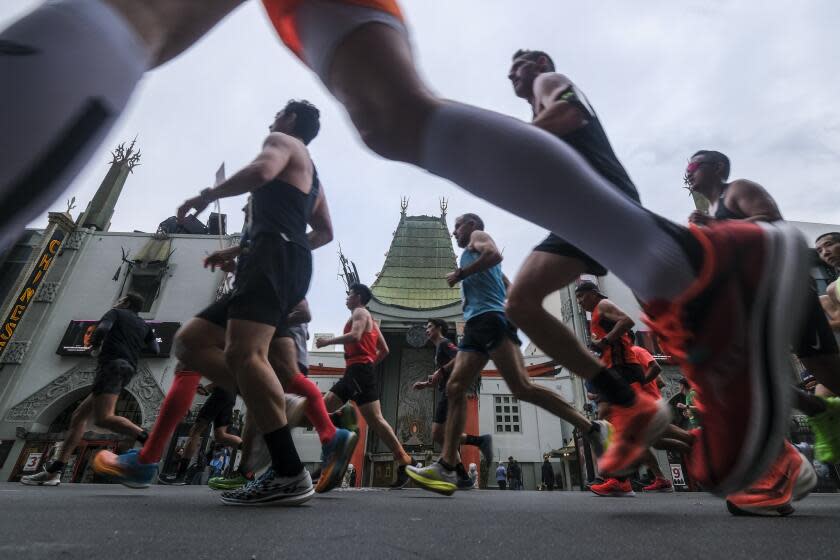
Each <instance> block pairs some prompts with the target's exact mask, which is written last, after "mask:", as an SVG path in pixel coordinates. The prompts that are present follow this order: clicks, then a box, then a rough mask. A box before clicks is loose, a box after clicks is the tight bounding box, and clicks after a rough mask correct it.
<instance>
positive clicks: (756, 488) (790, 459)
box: [726, 441, 817, 516]
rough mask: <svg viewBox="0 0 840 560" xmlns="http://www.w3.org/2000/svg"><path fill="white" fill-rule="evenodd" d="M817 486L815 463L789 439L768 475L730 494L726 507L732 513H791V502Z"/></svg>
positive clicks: (766, 514)
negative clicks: (741, 490) (744, 488)
mask: <svg viewBox="0 0 840 560" xmlns="http://www.w3.org/2000/svg"><path fill="white" fill-rule="evenodd" d="M816 485H817V473H816V471H815V470H814V466H813V465H812V464H811V462H810V461H809V460H808V459H806V458H805V457H803V456H802V454H801V453H800V452H799V451H797V449H796V448H795V447H794V446H793V445H791V444H790V442H787V441H786V442H785V444H784V448H783V449H782V452H781V453H780V454H779V456H778V457H777V458H776V462H774V463H773V465H772V466H771V467H770V469H769V470H768V471H767V472H766V473H765V474H764V476H762V477H761V478H760V479H759V480H758V481H756V482H755V484H753V485H752V486H750V487H749V488H747V489H746V490H744V491H743V492H738V493H737V494H732V495H731V496H727V498H726V508H727V509H728V510H729V513H731V514H732V515H762V516H784V515H790V514H791V513H793V506H791V505H790V504H791V502H794V501H796V500H801V499H802V498H804V497H805V496H807V495H808V494H810V493H811V490H813V489H814V487H815V486H816Z"/></svg>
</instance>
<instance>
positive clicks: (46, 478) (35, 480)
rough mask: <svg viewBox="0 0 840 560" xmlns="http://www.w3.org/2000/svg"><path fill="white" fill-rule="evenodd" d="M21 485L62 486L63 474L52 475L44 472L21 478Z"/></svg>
mask: <svg viewBox="0 0 840 560" xmlns="http://www.w3.org/2000/svg"><path fill="white" fill-rule="evenodd" d="M20 483H21V484H26V485H27V486H58V485H59V484H61V473H60V472H54V473H51V472H47V471H46V470H43V471H41V472H39V473H36V474H30V475H26V476H22V477H20Z"/></svg>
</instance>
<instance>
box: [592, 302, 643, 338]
mask: <svg viewBox="0 0 840 560" xmlns="http://www.w3.org/2000/svg"><path fill="white" fill-rule="evenodd" d="M598 311H599V312H600V314H601V317H604V318H605V319H607V320H609V321H614V322H615V325H614V326H613V328H612V330H611V331H610V332H608V333H607V334H606V335H605V336H604V338H603V339H601V344H604V343H607V344H610V343H613V342H616V341H617V340H618V339H619V338H621V337H622V336H623V335H624V333H626V332H627V331H629V330H630V329H632V328H633V325H635V323H634V322H633V319H631V318H630V317H629V316H628V315H627V314H626V313H625V312H624V311H622V310H621V309H619V308H618V306H617V305H615V304H614V303H613V302H611V301H610V300H608V299H602V300H601V301H600V302H599V303H598Z"/></svg>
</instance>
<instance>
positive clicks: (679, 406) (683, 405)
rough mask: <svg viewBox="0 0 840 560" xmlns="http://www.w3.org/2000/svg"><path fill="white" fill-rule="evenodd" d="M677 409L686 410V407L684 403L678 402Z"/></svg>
mask: <svg viewBox="0 0 840 560" xmlns="http://www.w3.org/2000/svg"><path fill="white" fill-rule="evenodd" d="M677 408H687V407H686V406H685V403H681V402H678V403H677Z"/></svg>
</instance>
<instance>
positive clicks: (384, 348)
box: [371, 319, 390, 365]
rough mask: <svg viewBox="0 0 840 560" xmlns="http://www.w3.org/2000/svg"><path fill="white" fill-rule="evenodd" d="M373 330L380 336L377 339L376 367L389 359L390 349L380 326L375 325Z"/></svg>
mask: <svg viewBox="0 0 840 560" xmlns="http://www.w3.org/2000/svg"><path fill="white" fill-rule="evenodd" d="M371 320H372V319H371ZM373 328H374V329H376V330H377V331H378V332H379V336H378V337H376V359H375V360H374V361H373V363H374V365H376V364H378V363H380V362H381V361H382V360H384V359H385V358H387V357H388V354H389V353H390V349H389V348H388V343H387V342H385V337H384V336H382V331H380V330H379V326H378V325H377V324H376V323H374V324H373Z"/></svg>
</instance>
